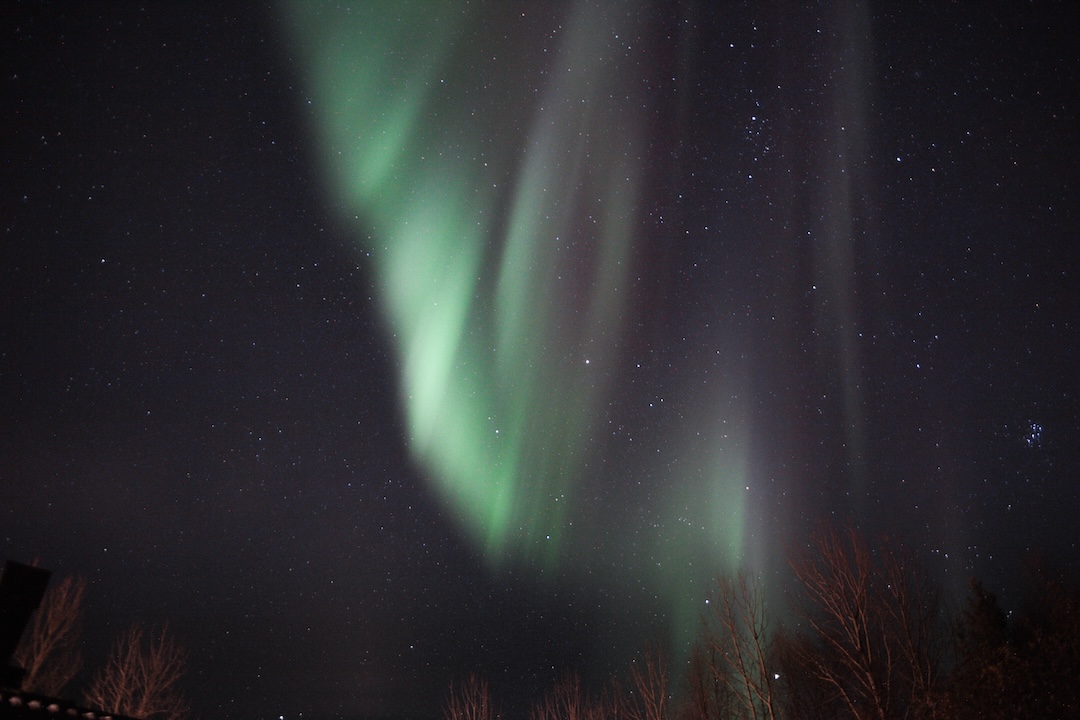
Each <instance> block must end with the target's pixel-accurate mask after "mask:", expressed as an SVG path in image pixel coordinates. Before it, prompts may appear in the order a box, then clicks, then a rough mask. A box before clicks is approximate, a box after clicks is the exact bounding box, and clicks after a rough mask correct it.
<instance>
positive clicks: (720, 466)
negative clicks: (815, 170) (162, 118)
mask: <svg viewBox="0 0 1080 720" xmlns="http://www.w3.org/2000/svg"><path fill="white" fill-rule="evenodd" d="M625 9H626V8H624V7H623V6H622V5H621V4H616V5H611V4H602V3H601V4H593V3H585V4H579V5H575V6H573V7H572V8H570V9H569V10H568V14H567V15H566V16H565V17H563V18H562V23H563V26H562V28H561V32H559V33H557V34H553V35H551V36H545V35H543V34H540V33H536V32H535V27H534V26H533V25H532V23H531V22H530V21H528V20H527V19H526V18H524V17H522V16H524V15H525V13H524V12H522V11H514V13H513V14H512V15H511V14H508V15H506V17H505V18H498V19H493V18H492V16H491V15H492V13H494V14H495V15H499V14H500V12H499V11H497V10H494V9H491V8H484V9H480V8H469V7H468V6H467V5H462V4H459V3H446V4H442V5H440V6H438V7H437V8H432V7H431V6H430V4H428V3H415V4H409V3H406V4H401V5H395V6H393V7H385V6H379V5H360V6H351V7H350V6H328V5H318V4H310V3H294V4H293V5H292V6H291V7H290V11H291V16H290V24H295V26H296V27H297V28H298V29H297V31H296V33H297V35H298V37H299V40H298V41H297V45H298V47H299V51H298V52H299V54H300V55H301V56H302V57H304V58H305V62H306V64H307V67H310V68H311V70H310V78H309V82H310V83H311V85H312V87H313V88H314V89H315V91H314V92H313V94H312V103H313V104H314V105H316V106H317V107H319V108H321V111H320V112H318V113H317V120H316V122H317V123H318V126H319V129H320V131H321V139H322V155H323V156H324V157H325V158H326V159H325V163H326V166H327V167H328V168H329V175H330V178H331V182H332V183H333V187H334V190H335V194H336V195H337V196H338V197H339V198H340V201H341V203H342V205H343V207H344V208H345V209H346V210H347V211H349V212H352V213H354V214H355V217H356V218H357V224H358V227H359V228H366V230H365V231H364V232H365V235H366V238H362V239H358V245H359V246H360V248H361V249H362V250H363V251H367V252H370V253H371V255H372V258H373V263H374V265H375V267H376V274H377V276H378V279H379V288H380V299H381V306H382V307H383V311H384V313H385V315H386V318H387V321H388V325H389V331H390V333H391V335H392V336H393V338H394V343H395V346H396V349H397V353H398V356H399V361H398V362H399V365H400V367H401V368H402V370H401V377H400V391H399V392H400V395H401V402H402V403H403V407H404V410H403V412H404V414H405V416H406V418H407V422H408V428H409V443H410V448H411V450H412V453H413V454H414V456H415V457H416V458H417V460H418V461H419V462H420V463H421V464H422V465H423V467H424V468H425V470H426V474H427V476H428V481H429V482H430V483H431V484H432V487H433V488H434V489H435V490H436V491H437V492H438V493H439V495H440V496H441V497H443V498H444V499H445V500H446V501H447V502H448V503H449V505H450V506H451V507H452V508H453V509H454V511H455V514H456V515H457V516H458V517H459V518H460V521H461V522H462V524H463V525H464V527H465V528H466V529H467V531H468V532H469V534H470V536H471V537H472V539H473V541H474V542H475V543H476V544H477V546H478V548H479V549H480V550H481V551H482V552H483V553H484V555H485V557H486V558H487V559H488V560H489V562H491V563H492V564H493V565H496V566H497V565H499V564H500V563H501V562H503V561H504V560H512V559H515V558H516V559H518V560H521V559H524V560H526V561H536V562H539V563H540V564H541V565H543V566H546V567H549V568H553V567H561V566H569V568H570V569H571V570H586V569H588V570H589V571H590V572H604V570H603V569H602V568H603V565H604V559H603V557H602V552H603V551H602V550H601V551H600V552H599V553H598V552H597V544H598V543H597V540H596V530H597V527H598V526H599V527H607V526H610V525H611V524H613V523H615V524H620V525H625V526H627V527H635V526H637V527H635V529H634V533H635V534H636V535H638V536H639V537H640V536H645V537H648V538H649V540H648V543H649V544H654V545H655V546H656V549H655V552H656V553H657V556H658V557H662V558H663V561H661V562H659V563H656V564H655V566H653V563H651V562H645V558H642V560H643V562H641V563H640V564H638V563H634V564H632V565H631V566H630V567H629V568H624V569H622V570H620V572H622V573H627V575H628V577H624V578H621V579H622V580H624V581H625V580H627V579H629V578H637V579H638V580H640V579H642V578H647V584H648V585H649V586H651V587H652V588H653V589H654V591H656V592H660V588H668V589H669V590H670V591H673V592H671V595H672V597H677V598H691V597H695V595H696V594H697V593H695V592H694V591H693V589H692V588H693V586H694V584H696V583H700V582H704V581H707V580H708V579H709V578H708V574H709V573H711V572H713V571H714V570H715V567H716V566H717V565H718V564H719V565H720V566H726V565H728V564H730V563H731V562H733V561H736V560H738V559H739V557H740V554H741V544H742V540H743V537H742V535H743V533H742V526H743V507H742V505H743V498H742V495H743V490H742V488H741V487H740V485H741V484H744V483H743V481H744V478H743V473H742V470H741V463H742V459H741V458H740V457H739V455H740V453H741V450H740V448H739V443H738V442H737V441H734V442H730V443H728V445H729V447H727V448H725V449H724V450H722V451H721V452H723V453H724V454H725V456H726V457H725V458H724V460H723V461H722V462H717V461H712V462H713V466H712V467H699V468H695V470H694V471H693V472H695V473H697V474H699V475H700V476H701V479H700V480H697V481H695V480H693V479H691V478H684V477H680V476H679V474H678V473H676V474H675V475H674V476H673V477H671V478H670V482H669V483H665V485H666V487H664V488H663V489H662V492H660V493H658V494H657V495H656V497H655V499H654V500H653V506H654V507H653V508H651V510H650V513H649V514H648V515H647V516H645V517H637V518H633V517H626V516H625V515H624V514H623V513H624V511H623V509H622V508H619V507H618V503H617V502H616V503H610V502H606V503H604V504H602V505H601V504H599V503H597V502H596V501H595V500H593V501H590V498H589V495H590V493H593V492H595V490H591V489H590V482H589V479H588V478H587V477H586V476H588V475H599V476H600V478H601V479H602V481H603V482H604V483H605V484H607V483H608V482H610V479H609V478H608V477H607V476H608V475H609V474H610V473H611V472H612V471H611V469H610V468H606V467H604V466H603V462H604V459H603V458H602V457H600V447H601V446H602V444H603V443H604V438H603V434H604V433H607V432H609V425H610V422H611V417H612V413H611V411H610V405H611V401H612V394H613V393H614V392H616V389H615V388H613V387H612V385H613V383H616V382H618V379H617V378H618V375H619V370H620V368H619V365H620V350H622V346H623V345H624V343H625V338H624V335H625V334H626V328H625V325H626V323H627V322H628V307H627V306H628V295H629V293H630V287H629V286H630V284H631V282H632V279H633V277H634V273H635V272H636V271H637V268H635V263H636V262H638V260H637V259H636V257H635V253H634V247H635V244H636V243H640V238H638V237H637V235H639V233H640V231H639V229H638V228H637V227H636V223H635V214H636V213H637V211H638V208H639V205H640V202H639V197H638V195H639V193H640V191H641V186H642V182H643V181H642V178H641V176H642V174H643V172H644V171H645V167H644V165H645V162H646V160H645V159H644V158H643V157H642V149H641V148H642V145H643V142H644V137H645V129H644V127H643V125H644V123H645V118H644V114H645V113H644V111H643V110H642V105H643V104H645V103H646V102H647V101H648V100H647V97H646V93H645V91H644V89H643V88H640V87H638V86H637V84H636V83H637V82H638V78H636V77H635V76H634V70H635V69H636V68H639V67H641V66H642V65H643V64H644V62H646V60H645V58H643V57H642V51H641V50H634V49H633V47H632V40H630V39H629V38H636V37H640V36H641V32H642V28H640V27H636V26H635V24H634V21H632V20H628V19H627V18H634V17H636V18H638V20H637V22H643V20H642V19H641V18H643V15H642V14H641V13H640V12H631V13H625V12H624V11H625ZM502 12H503V13H506V12H507V11H506V10H503V11H502ZM515 16H516V17H515ZM490 23H496V24H508V25H510V26H511V27H512V26H513V24H515V23H517V24H519V25H520V26H521V27H519V28H516V29H513V30H511V32H508V33H507V34H505V35H503V36H502V37H494V36H493V34H492V33H491V32H490ZM538 38H539V39H542V40H544V42H536V40H537V39H538ZM620 38H626V39H620ZM598 39H600V40H599V41H598ZM530 45H531V47H530ZM530 65H532V66H533V67H530ZM727 412H728V409H727V408H724V407H723V406H715V407H714V408H713V409H712V411H711V412H706V413H705V414H704V416H703V417H702V418H701V422H702V424H703V425H705V426H709V425H715V424H716V423H717V422H724V421H726V420H728V419H730V420H731V421H732V425H733V426H738V425H740V424H741V423H740V422H739V418H738V417H737V416H732V417H730V418H727V417H725V413H727ZM717 416H719V420H718V417H717ZM673 440H674V439H673ZM712 442H717V440H716V439H713V440H712ZM680 454H684V453H682V451H680ZM708 454H709V453H708V450H703V449H695V450H694V451H692V453H691V454H690V456H689V457H692V458H693V460H692V461H691V462H692V463H694V464H697V462H698V459H699V458H700V459H701V460H703V461H705V462H706V463H708V462H709V461H708V460H706V458H707V456H708ZM684 456H685V454H684ZM657 461H658V462H659V463H660V464H661V465H663V464H665V463H669V462H670V461H671V459H670V458H665V457H660V458H658V459H657ZM629 479H630V478H627V480H629ZM594 482H595V481H594ZM703 494H704V496H705V497H706V498H707V499H706V500H705V502H704V503H701V497H702V495H703ZM695 504H698V505H700V506H701V507H700V508H699V509H698V510H697V511H691V510H690V508H691V506H693V505H695ZM598 516H599V517H601V518H602V521H601V522H599V523H597V522H596V520H597V517H598ZM657 517H661V518H665V521H666V520H672V521H673V522H672V523H671V524H670V525H664V526H660V525H656V524H655V520H656V518H657ZM676 517H678V518H679V519H678V520H675V518H676ZM650 528H651V529H650ZM672 532H674V535H672ZM650 555H652V553H650ZM699 592H700V591H699ZM681 602H683V601H679V602H677V603H676V604H681ZM686 616H687V618H690V619H691V625H692V624H693V623H694V622H696V618H694V617H693V613H692V612H687V613H686ZM683 630H684V631H687V630H689V628H683Z"/></svg>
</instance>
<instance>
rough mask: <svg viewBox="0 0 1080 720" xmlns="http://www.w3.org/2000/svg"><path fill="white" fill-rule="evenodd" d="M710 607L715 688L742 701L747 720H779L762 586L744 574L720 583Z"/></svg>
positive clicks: (707, 637)
mask: <svg viewBox="0 0 1080 720" xmlns="http://www.w3.org/2000/svg"><path fill="white" fill-rule="evenodd" d="M709 606H710V608H711V609H712V612H711V613H710V615H709V616H707V617H706V620H705V625H706V629H705V636H704V643H705V646H706V647H705V651H706V657H708V658H709V664H708V670H709V671H710V672H711V673H712V674H713V682H719V683H722V684H723V685H725V686H726V688H727V690H728V692H727V693H724V695H725V696H726V697H728V698H738V703H739V705H741V707H742V712H741V713H740V714H741V715H743V716H744V717H748V718H753V719H754V720H759V719H760V718H768V720H776V718H777V716H778V702H777V700H776V697H775V692H774V688H775V684H776V683H775V681H776V673H775V671H774V670H773V669H772V668H771V667H770V658H769V646H770V640H769V627H768V623H767V621H766V617H765V597H764V594H763V593H762V590H761V587H760V585H759V584H758V583H757V582H756V581H755V580H754V578H753V577H751V575H750V574H749V572H748V571H747V570H746V569H745V568H744V569H741V570H740V571H739V572H738V574H737V575H736V576H735V577H722V578H720V579H719V580H718V581H717V584H716V593H715V598H714V599H713V601H712V602H710V603H709ZM713 693H714V694H715V690H714V691H713Z"/></svg>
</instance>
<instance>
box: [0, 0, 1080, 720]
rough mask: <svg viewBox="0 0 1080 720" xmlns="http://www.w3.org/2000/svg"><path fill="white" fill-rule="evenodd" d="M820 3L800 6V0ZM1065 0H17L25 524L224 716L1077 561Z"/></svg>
mask: <svg viewBox="0 0 1080 720" xmlns="http://www.w3.org/2000/svg"><path fill="white" fill-rule="evenodd" d="M795 5H798V7H795ZM1077 37H1080V5H1077V4H1076V3H1072V2H1026V3H1018V2H1001V3H927V4H925V6H923V7H919V8H917V7H916V6H915V4H908V3H902V4H901V3H895V4H886V3H881V4H875V3H869V4H868V3H859V2H854V1H853V2H827V1H826V2H820V3H799V4H792V6H789V7H783V8H780V7H776V6H772V7H766V6H763V5H761V4H758V3H711V2H690V1H685V2H672V3H661V2H653V3H647V2H640V1H634V0H630V1H627V2H615V1H614V0H574V1H571V2H496V1H494V0H493V1H492V2H471V3H470V2H449V1H447V2H434V1H433V2H393V3H389V2H388V3H374V2H373V3H364V2H356V3H353V4H352V5H351V6H350V4H349V3H326V4H321V3H314V2H312V3H308V2H303V1H302V0H291V1H288V2H282V3H281V4H278V5H242V4H238V3H216V2H215V3H202V4H200V3H149V4H146V5H143V6H139V5H136V4H127V3H115V4H108V5H105V6H103V5H101V4H98V3H56V4H37V3H33V4H31V3H5V5H4V8H3V10H2V11H0V87H2V90H0V119H2V126H0V149H2V156H0V157H2V168H3V170H2V175H0V177H2V182H0V229H2V241H0V298H2V300H0V302H2V305H0V522H2V529H0V539H2V540H3V545H2V547H3V548H4V555H5V557H6V558H10V559H16V560H21V561H24V562H29V561H32V560H35V559H36V560H38V561H39V562H40V564H41V565H42V566H44V567H46V568H49V569H51V570H53V571H54V573H56V574H57V575H59V576H66V575H78V576H81V577H84V578H86V579H87V581H88V582H89V589H88V594H89V597H88V601H87V617H86V623H85V640H86V648H85V649H86V655H87V660H88V662H89V663H90V664H91V665H97V664H100V663H101V662H102V659H103V658H104V654H105V651H106V648H107V646H108V644H109V642H110V641H111V639H112V638H113V637H115V636H116V635H117V634H118V633H119V632H120V631H121V630H122V629H124V628H125V627H126V626H127V625H128V624H129V623H130V622H131V621H132V620H138V621H141V622H144V623H146V624H151V625H158V624H161V623H164V622H168V623H169V628H170V630H171V632H173V633H174V634H175V635H176V636H177V637H178V638H180V639H181V640H182V641H183V642H184V644H185V645H186V646H187V648H188V649H189V651H190V656H191V657H190V675H189V677H188V679H187V686H186V687H187V690H188V694H189V697H190V700H191V703H192V706H193V710H194V713H195V715H196V716H199V717H204V718H212V717H228V718H237V719H238V720H248V719H252V720H254V719H261V718H277V717H279V716H283V717H284V718H286V719H288V720H292V719H293V718H298V717H301V715H302V716H303V717H304V718H315V719H316V720H319V719H322V718H358V717H372V716H386V717H429V718H430V717H435V716H436V715H437V712H438V708H439V706H440V703H441V701H442V698H443V695H444V693H445V690H446V687H447V684H448V683H449V681H450V679H451V678H459V677H461V676H463V675H464V674H466V673H468V672H471V671H476V672H478V673H480V674H481V675H483V676H485V677H486V678H487V679H488V680H489V681H490V683H491V686H492V690H493V692H494V693H495V695H496V696H497V697H498V698H500V699H501V700H502V702H503V704H504V706H506V708H507V709H508V710H511V711H512V712H515V713H518V712H524V710H525V709H526V708H527V707H528V703H529V702H530V701H531V700H532V699H533V698H534V697H535V696H537V695H538V694H539V693H541V692H543V690H545V689H546V688H547V687H549V685H550V684H551V683H552V681H553V680H554V679H555V678H556V677H557V676H559V675H561V674H562V673H564V672H567V671H576V672H579V673H581V674H582V676H583V677H584V678H585V680H586V681H587V682H588V683H591V684H593V685H598V684H599V683H601V682H602V681H603V680H604V679H605V678H607V677H608V676H609V675H611V674H612V673H618V672H620V671H621V669H622V668H624V667H625V666H626V663H627V662H628V661H629V659H630V658H631V657H633V655H634V653H635V652H638V651H639V650H640V649H641V648H642V647H643V646H644V644H645V642H646V641H648V640H658V641H660V642H663V643H666V644H667V645H668V647H670V648H671V650H672V652H673V653H674V656H675V657H679V656H680V653H683V652H685V650H686V648H687V646H688V642H689V641H690V639H691V638H692V635H693V632H694V629H695V627H696V623H697V622H698V616H699V613H700V611H701V608H702V607H703V604H704V600H705V598H706V596H707V594H708V590H709V581H710V579H711V578H713V577H715V576H716V575H717V574H719V573H722V572H727V571H730V570H732V569H734V568H736V567H738V566H739V565H740V564H741V563H746V564H748V565H749V566H750V567H752V568H753V570H754V572H755V573H756V574H757V575H758V576H759V577H760V578H761V579H762V580H763V582H765V584H766V586H767V587H768V588H769V589H770V596H771V598H772V607H774V608H776V612H777V613H778V614H782V613H783V608H784V607H785V602H786V601H785V599H784V592H783V590H784V588H785V587H786V585H787V582H788V578H789V570H788V566H787V564H786V560H785V553H786V552H788V551H789V550H791V549H792V548H796V547H801V546H802V545H804V544H805V542H806V538H807V535H808V533H809V532H810V530H811V529H812V528H814V527H815V526H817V524H818V523H820V522H822V521H824V520H829V519H831V520H833V521H836V522H850V523H852V524H854V525H855V526H856V527H858V528H860V529H862V530H864V531H866V532H868V533H877V532H887V533H889V534H890V535H895V536H898V537H900V538H901V539H902V540H903V541H904V542H905V543H907V544H908V545H909V546H911V547H912V548H913V549H914V550H915V551H916V552H918V553H919V555H920V556H921V557H922V558H923V560H924V561H925V562H926V563H927V565H928V566H929V567H930V568H931V569H932V571H933V573H934V577H935V578H936V579H937V580H938V581H939V582H940V583H941V585H942V587H943V588H945V589H946V590H947V592H948V594H949V595H950V597H951V598H953V599H954V602H957V603H958V602H959V599H960V598H961V597H962V593H963V590H964V588H965V586H966V582H967V579H968V578H969V577H972V576H975V577H978V578H980V579H982V581H983V582H984V584H985V585H986V586H987V587H988V588H989V589H991V590H994V591H997V592H999V594H1000V595H1001V597H1002V599H1003V601H1004V603H1005V604H1006V606H1009V605H1010V603H1012V604H1015V603H1016V602H1018V601H1019V590H1018V588H1019V587H1020V585H1019V583H1018V581H1017V579H1018V578H1019V577H1020V576H1021V575H1022V567H1023V563H1024V561H1025V559H1026V558H1028V557H1030V556H1032V555H1044V556H1046V557H1048V558H1050V559H1052V560H1053V561H1055V562H1057V563H1059V564H1061V565H1064V566H1066V567H1070V566H1072V567H1075V566H1076V564H1077V563H1080V542H1078V538H1080V535H1078V533H1077V517H1078V514H1080V484H1078V482H1077V478H1078V476H1077V470H1078V468H1080V373H1078V372H1077V370H1078V368H1080V343H1078V342H1077V332H1078V324H1080V285H1078V281H1080V118H1078V111H1080V46H1078V45H1077V42H1076V38H1077Z"/></svg>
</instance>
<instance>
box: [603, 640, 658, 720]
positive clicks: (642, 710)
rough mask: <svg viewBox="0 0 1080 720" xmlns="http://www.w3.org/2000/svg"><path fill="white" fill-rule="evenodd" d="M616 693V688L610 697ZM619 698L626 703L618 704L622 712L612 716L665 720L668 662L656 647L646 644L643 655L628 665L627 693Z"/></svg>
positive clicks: (630, 718) (627, 719) (616, 695)
mask: <svg viewBox="0 0 1080 720" xmlns="http://www.w3.org/2000/svg"><path fill="white" fill-rule="evenodd" d="M619 695H620V693H618V691H617V690H616V691H615V692H613V693H612V697H613V698H615V697H618V696H619ZM622 697H623V698H625V702H624V703H621V704H620V705H619V706H617V709H619V710H621V712H613V713H612V714H613V715H615V716H617V717H622V718H625V719H626V720H667V717H668V701H669V699H670V692H669V688H668V672H667V662H666V660H665V658H664V654H663V652H662V651H661V650H659V649H658V647H654V646H652V645H647V646H646V647H645V652H644V654H643V655H642V657H641V658H640V659H636V660H634V662H632V663H631V664H630V692H629V694H623V695H622ZM613 709H616V708H613Z"/></svg>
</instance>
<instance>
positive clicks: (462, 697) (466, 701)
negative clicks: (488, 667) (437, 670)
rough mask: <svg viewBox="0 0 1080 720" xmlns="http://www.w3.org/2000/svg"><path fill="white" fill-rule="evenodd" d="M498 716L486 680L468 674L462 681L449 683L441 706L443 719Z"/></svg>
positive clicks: (492, 719)
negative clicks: (448, 688)
mask: <svg viewBox="0 0 1080 720" xmlns="http://www.w3.org/2000/svg"><path fill="white" fill-rule="evenodd" d="M498 717H499V713H498V712H497V711H496V710H495V707H494V705H493V704H492V702H491V693H490V691H489V690H488V684H487V681H485V680H482V679H481V678H479V677H477V676H476V675H470V676H469V677H468V678H467V679H466V680H465V681H464V682H461V683H457V684H455V683H450V692H449V694H448V695H447V698H446V704H445V705H444V706H443V719H444V720H495V719H496V718H498Z"/></svg>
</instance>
